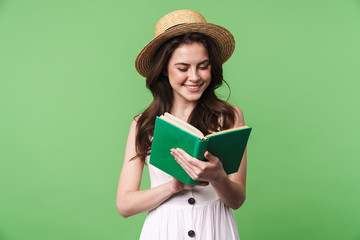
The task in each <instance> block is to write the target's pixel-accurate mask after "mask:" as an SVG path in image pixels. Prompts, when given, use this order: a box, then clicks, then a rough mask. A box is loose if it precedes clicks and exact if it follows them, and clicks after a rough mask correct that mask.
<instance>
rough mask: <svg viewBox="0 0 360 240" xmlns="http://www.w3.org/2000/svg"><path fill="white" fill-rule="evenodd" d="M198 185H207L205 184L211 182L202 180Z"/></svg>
mask: <svg viewBox="0 0 360 240" xmlns="http://www.w3.org/2000/svg"><path fill="white" fill-rule="evenodd" d="M198 185H199V186H202V187H205V186H207V185H209V182H204V181H201V182H200V183H199V184H198Z"/></svg>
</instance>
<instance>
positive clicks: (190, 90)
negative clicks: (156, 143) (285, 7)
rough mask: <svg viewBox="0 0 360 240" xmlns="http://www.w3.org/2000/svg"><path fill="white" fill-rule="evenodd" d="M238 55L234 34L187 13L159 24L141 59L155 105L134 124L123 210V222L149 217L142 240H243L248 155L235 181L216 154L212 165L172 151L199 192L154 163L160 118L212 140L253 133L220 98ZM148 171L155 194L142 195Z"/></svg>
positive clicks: (120, 196)
mask: <svg viewBox="0 0 360 240" xmlns="http://www.w3.org/2000/svg"><path fill="white" fill-rule="evenodd" d="M234 47H235V42H234V38H233V36H232V34H231V33H230V32H229V31H228V30H226V29H225V28H223V27H220V26H218V25H215V24H211V23H207V22H206V20H205V18H204V17H203V16H202V15H201V14H199V13H197V12H195V11H190V10H180V11H175V12H172V13H169V14H167V15H165V16H164V17H163V18H161V19H160V20H159V22H158V23H157V25H156V28H155V38H154V39H153V40H152V41H150V42H149V43H148V44H147V45H146V46H145V47H144V48H143V50H142V51H141V52H140V54H139V55H138V57H137V59H136V62H135V65H136V69H137V71H138V72H139V73H140V74H141V75H142V76H144V77H146V87H147V88H149V89H150V91H151V92H152V94H153V97H154V100H153V102H152V103H151V104H150V105H149V107H148V108H147V109H146V110H145V111H144V112H143V113H142V114H141V115H139V116H137V117H136V118H135V119H134V120H133V122H132V124H131V127H130V132H129V136H128V140H127V145H126V153H125V160H124V164H123V168H122V171H121V175H120V180H119V186H118V192H117V200H116V202H117V209H118V211H119V213H120V214H121V215H122V216H123V217H129V216H132V215H134V214H138V213H142V212H145V211H149V213H148V215H147V218H146V220H145V223H144V226H143V229H142V232H141V236H140V239H156V240H159V239H171V240H173V239H206V240H207V239H219V240H224V239H227V240H229V239H239V235H238V230H237V225H236V222H235V219H234V215H233V212H232V209H238V208H239V207H240V206H241V205H242V204H243V202H244V201H245V190H246V153H245V154H244V156H243V159H242V162H241V164H240V167H239V170H238V171H237V172H236V173H233V174H230V175H227V174H226V173H225V171H224V169H223V167H222V164H221V162H220V161H219V159H218V158H217V157H216V156H213V155H212V154H211V153H210V152H206V153H205V155H204V156H205V158H206V159H207V160H208V161H200V160H197V159H195V158H193V157H191V156H190V155H189V154H188V153H186V152H185V151H183V150H182V149H172V150H171V153H169V154H172V155H173V156H174V160H176V161H177V162H178V163H179V164H180V166H181V167H182V168H183V169H184V170H185V171H186V172H187V173H188V174H189V175H190V176H191V178H192V179H194V180H199V181H201V183H200V184H199V185H198V186H188V185H185V184H184V183H182V182H180V181H178V180H177V179H175V178H173V177H171V176H170V175H168V174H166V173H165V172H163V171H161V170H159V169H157V168H156V167H154V166H152V165H151V163H149V154H150V151H151V140H152V134H153V131H154V125H155V118H156V116H160V115H162V114H164V113H165V112H170V113H171V114H173V115H174V116H176V117H178V118H180V119H182V120H184V121H187V122H189V123H190V124H192V125H193V126H195V127H196V128H198V129H200V130H201V131H202V132H203V133H204V134H208V133H211V132H215V131H219V130H223V129H228V128H233V127H238V126H243V125H245V124H244V118H243V114H242V112H241V110H240V109H239V108H238V107H235V106H232V105H230V104H228V103H226V102H224V101H222V100H220V99H218V98H217V96H216V94H215V92H214V91H215V89H216V88H218V87H219V86H221V84H222V83H223V81H224V80H223V75H222V64H223V63H224V62H225V61H227V60H228V59H229V58H230V56H231V54H232V52H233V50H234ZM235 157H236V156H234V158H235ZM144 164H147V165H148V169H149V174H150V180H151V188H150V189H147V190H143V191H139V186H140V182H141V177H142V171H143V167H144Z"/></svg>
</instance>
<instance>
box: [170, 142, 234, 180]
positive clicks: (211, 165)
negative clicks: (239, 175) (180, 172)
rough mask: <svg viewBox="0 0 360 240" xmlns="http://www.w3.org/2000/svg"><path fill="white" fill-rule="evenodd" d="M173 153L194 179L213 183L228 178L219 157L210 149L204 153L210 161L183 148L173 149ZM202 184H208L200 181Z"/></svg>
mask: <svg viewBox="0 0 360 240" xmlns="http://www.w3.org/2000/svg"><path fill="white" fill-rule="evenodd" d="M171 155H173V156H174V157H175V160H176V162H177V163H179V165H180V166H181V167H182V168H183V169H184V170H185V172H186V173H187V174H189V176H190V177H191V178H192V179H193V180H197V181H202V182H210V183H211V182H213V181H217V180H219V179H223V178H226V176H227V175H226V172H225V171H224V168H223V166H222V163H221V162H220V160H219V158H217V157H216V156H214V155H212V154H211V153H210V152H208V151H206V152H205V154H204V157H205V158H206V159H207V160H208V161H201V160H198V159H196V158H193V157H192V156H190V155H189V154H188V153H187V152H185V151H184V150H182V149H181V148H176V149H174V148H173V149H171ZM200 185H207V184H206V183H200Z"/></svg>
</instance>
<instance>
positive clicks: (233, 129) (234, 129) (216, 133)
mask: <svg viewBox="0 0 360 240" xmlns="http://www.w3.org/2000/svg"><path fill="white" fill-rule="evenodd" d="M243 128H249V127H248V126H241V127H237V128H230V129H227V130H222V131H219V132H214V133H211V134H208V135H206V137H211V136H215V135H219V134H223V133H227V132H232V131H236V130H239V129H243Z"/></svg>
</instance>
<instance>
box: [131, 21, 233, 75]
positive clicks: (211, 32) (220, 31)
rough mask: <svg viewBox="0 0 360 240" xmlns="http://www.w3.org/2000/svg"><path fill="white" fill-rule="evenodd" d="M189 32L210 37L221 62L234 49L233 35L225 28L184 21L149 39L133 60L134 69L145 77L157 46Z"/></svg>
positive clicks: (225, 59)
mask: <svg viewBox="0 0 360 240" xmlns="http://www.w3.org/2000/svg"><path fill="white" fill-rule="evenodd" d="M190 32H198V33H202V34H204V35H207V36H209V37H211V38H212V40H213V41H214V42H215V44H216V45H217V46H218V47H219V51H220V57H221V62H222V63H224V62H226V61H227V60H228V59H229V58H230V57H231V55H232V53H233V52H234V49H235V39H234V36H233V35H232V34H231V33H230V32H229V31H228V30H227V29H226V28H223V27H221V26H219V25H216V24H213V23H185V24H182V25H179V26H176V27H173V28H171V29H168V30H166V31H165V32H163V33H162V34H160V35H159V36H157V37H155V38H154V39H153V40H151V41H150V42H149V43H148V44H146V46H145V47H144V48H143V49H142V50H141V52H140V53H139V54H138V56H137V57H136V60H135V67H136V70H137V71H138V72H139V73H140V75H142V76H143V77H147V75H148V72H149V70H150V67H151V66H150V63H151V60H152V58H153V57H154V55H155V53H156V51H157V50H158V49H159V47H160V46H161V45H162V44H163V43H165V42H166V41H167V40H169V39H171V38H173V37H177V36H180V35H184V34H187V33H190Z"/></svg>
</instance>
